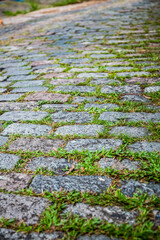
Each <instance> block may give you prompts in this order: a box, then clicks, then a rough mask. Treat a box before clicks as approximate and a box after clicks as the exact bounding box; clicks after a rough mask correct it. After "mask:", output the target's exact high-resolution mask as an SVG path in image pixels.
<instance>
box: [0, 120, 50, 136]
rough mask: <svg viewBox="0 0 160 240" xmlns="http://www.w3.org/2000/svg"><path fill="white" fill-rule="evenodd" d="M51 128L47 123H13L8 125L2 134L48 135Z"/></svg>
mask: <svg viewBox="0 0 160 240" xmlns="http://www.w3.org/2000/svg"><path fill="white" fill-rule="evenodd" d="M51 130H52V127H50V126H47V125H36V124H26V123H12V124H10V125H9V126H7V127H6V128H5V129H4V130H3V132H2V133H1V134H2V135H4V136H5V135H10V134H23V135H33V136H44V135H47V134H48V133H49V132H50V131H51Z"/></svg>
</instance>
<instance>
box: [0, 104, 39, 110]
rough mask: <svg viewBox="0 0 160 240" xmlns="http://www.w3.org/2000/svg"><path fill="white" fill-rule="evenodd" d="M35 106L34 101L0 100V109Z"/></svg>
mask: <svg viewBox="0 0 160 240" xmlns="http://www.w3.org/2000/svg"><path fill="white" fill-rule="evenodd" d="M37 106H38V104H37V103H36V102H0V110H2V111H19V110H24V109H27V110H32V109H33V108H36V107H37Z"/></svg>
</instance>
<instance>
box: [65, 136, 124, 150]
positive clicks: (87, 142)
mask: <svg viewBox="0 0 160 240" xmlns="http://www.w3.org/2000/svg"><path fill="white" fill-rule="evenodd" d="M121 144H123V142H122V141H121V140H119V139H75V140H72V141H69V142H68V143H67V145H66V147H65V149H66V150H67V151H72V150H76V149H77V150H78V151H82V150H83V149H84V150H89V151H93V152H94V151H97V150H98V151H101V150H102V148H104V149H105V150H109V149H111V148H112V149H116V148H118V147H119V146H120V145H121Z"/></svg>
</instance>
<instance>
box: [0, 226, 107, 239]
mask: <svg viewBox="0 0 160 240" xmlns="http://www.w3.org/2000/svg"><path fill="white" fill-rule="evenodd" d="M62 237H63V233H61V232H52V233H36V232H32V233H29V234H25V233H23V232H16V231H14V230H11V229H6V228H1V229H0V238H1V239H3V240H8V239H10V240H22V239H23V240H28V239H29V240H57V239H62ZM107 240H108V239H107Z"/></svg>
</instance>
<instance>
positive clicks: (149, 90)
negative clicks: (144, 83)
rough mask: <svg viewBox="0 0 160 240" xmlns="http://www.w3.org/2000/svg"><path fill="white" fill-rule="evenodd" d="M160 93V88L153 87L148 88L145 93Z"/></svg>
mask: <svg viewBox="0 0 160 240" xmlns="http://www.w3.org/2000/svg"><path fill="white" fill-rule="evenodd" d="M158 91H160V86H151V87H146V88H145V89H144V92H145V93H152V92H158Z"/></svg>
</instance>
